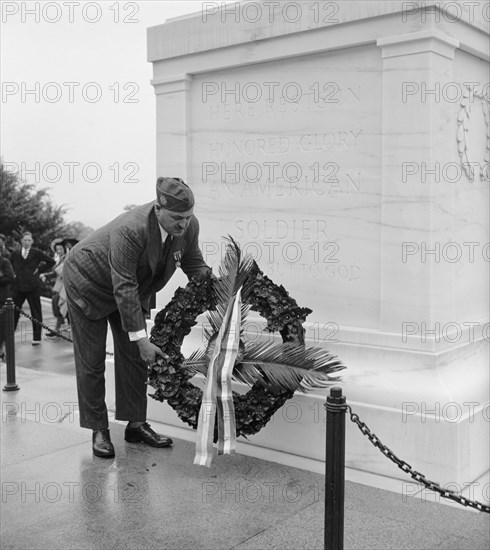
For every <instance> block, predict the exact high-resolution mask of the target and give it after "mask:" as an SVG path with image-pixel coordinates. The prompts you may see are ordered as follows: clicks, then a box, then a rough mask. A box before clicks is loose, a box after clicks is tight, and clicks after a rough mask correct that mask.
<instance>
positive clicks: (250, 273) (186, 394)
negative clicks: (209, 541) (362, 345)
mask: <svg viewBox="0 0 490 550" xmlns="http://www.w3.org/2000/svg"><path fill="white" fill-rule="evenodd" d="M234 244H235V246H236V249H237V254H238V255H239V253H240V251H239V247H238V246H237V245H236V243H234ZM216 284H217V282H216V278H214V277H213V276H212V275H211V274H208V275H206V276H203V277H201V278H193V279H191V281H190V282H189V283H188V284H187V286H186V287H185V288H179V289H177V291H176V292H175V294H174V296H173V298H172V300H171V301H170V302H169V303H168V304H167V306H166V307H165V308H164V309H163V310H161V311H160V312H159V313H158V314H157V315H156V317H155V324H154V327H153V328H152V330H151V337H150V340H151V342H153V343H154V344H156V345H157V346H159V347H160V348H161V349H162V351H163V352H164V353H166V354H167V355H168V359H166V360H164V361H163V360H159V361H158V362H157V363H155V364H153V365H152V367H151V369H150V372H149V379H148V384H149V385H150V386H152V387H153V388H155V390H156V391H155V393H154V394H151V397H153V398H154V399H156V400H159V401H167V402H168V404H169V405H170V406H171V407H172V408H173V409H174V410H175V411H176V413H177V415H178V416H179V418H180V419H181V420H182V421H183V422H186V423H187V424H189V425H190V426H192V428H194V429H197V425H198V419H199V411H200V407H201V401H202V395H203V392H202V390H201V389H200V388H197V387H196V386H194V385H193V384H192V383H191V382H190V379H191V378H192V377H193V376H194V375H195V374H196V373H197V372H203V374H206V371H205V370H204V371H203V370H202V368H201V369H199V368H198V369H196V368H195V365H196V364H201V365H202V358H203V356H206V355H208V356H209V353H210V346H211V345H212V342H213V340H214V339H215V337H216V334H217V330H218V327H217V326H215V327H214V333H213V332H210V333H208V334H207V336H208V347H207V349H206V350H205V351H204V352H200V353H199V352H197V353H194V354H193V355H192V356H191V357H190V358H189V359H188V360H186V359H185V358H184V356H183V355H182V353H181V346H182V342H183V340H184V338H185V337H186V336H187V335H188V334H189V333H190V332H191V329H192V327H193V326H194V325H196V324H197V320H196V319H197V317H198V316H199V315H200V314H202V313H204V312H205V311H213V310H215V309H216V301H217V298H216V291H215V285H216ZM245 285H246V286H248V289H249V291H248V292H247V300H246V302H247V305H248V307H249V308H250V309H252V310H253V311H256V312H257V313H259V314H260V315H261V316H262V317H264V318H265V319H266V320H267V327H266V330H268V331H269V332H275V331H279V333H280V334H281V336H282V340H283V344H286V346H285V347H286V348H290V351H289V352H287V353H286V354H285V352H284V348H283V346H279V347H280V348H282V349H281V350H280V351H279V352H278V351H277V347H278V346H277V345H276V346H275V348H274V349H275V351H272V347H271V346H270V345H267V344H265V345H258V346H250V345H249V346H246V345H244V344H243V342H242V341H240V352H239V357H238V359H237V362H236V365H235V370H234V373H233V376H234V378H235V379H238V380H240V381H244V382H246V383H248V384H249V385H250V386H251V389H250V390H249V391H248V392H247V393H246V394H239V393H237V392H233V403H234V408H235V423H236V435H237V437H238V436H240V435H243V436H245V437H246V436H247V435H253V434H255V433H257V432H259V431H260V430H261V429H262V428H263V427H264V426H265V425H266V424H267V422H268V421H269V420H270V419H271V417H272V416H273V415H274V414H275V412H276V411H277V410H278V409H279V408H280V407H282V405H284V403H285V402H286V401H287V400H288V399H290V398H291V397H293V395H294V392H295V390H296V389H301V388H300V385H303V382H304V380H307V384H306V386H304V387H306V388H307V389H311V388H313V387H325V385H326V384H325V380H326V375H325V373H327V372H328V373H331V372H333V371H336V370H340V369H343V368H345V367H344V366H343V365H342V364H341V362H340V361H339V360H337V359H336V358H335V357H334V356H332V355H330V354H328V353H327V352H324V351H323V350H311V352H310V353H305V351H304V344H305V339H304V334H305V330H304V327H303V323H304V322H305V320H306V317H307V315H309V314H310V313H311V311H312V310H311V309H308V308H302V307H299V306H298V304H297V303H296V301H295V300H294V299H293V298H291V297H290V296H289V294H288V292H287V291H286V289H285V288H284V287H283V286H278V285H275V284H274V283H273V282H272V281H271V280H270V279H269V278H268V277H267V276H265V275H264V274H263V273H262V271H261V270H260V268H259V267H258V265H257V264H256V262H255V261H252V262H250V264H249V268H248V270H247V274H246V281H245ZM298 350H300V351H298ZM271 352H272V355H271ZM285 355H287V357H286V356H285ZM244 359H248V361H244ZM318 359H321V361H320V364H318ZM200 360H201V361H200ZM281 360H286V362H287V361H288V360H289V363H291V362H292V363H293V366H292V367H291V369H293V370H292V371H291V372H289V371H288V373H287V375H286V376H285V375H284V369H285V367H284V366H283V365H280V367H282V368H281V369H280V370H281V371H282V373H281V374H280V375H277V374H275V373H274V369H272V370H270V368H271V365H272V366H273V367H277V365H274V363H278V362H281ZM295 360H296V362H298V363H301V364H302V365H301V366H297V367H294V362H295ZM315 361H316V362H315ZM247 362H248V363H249V364H250V365H252V364H253V365H254V367H255V373H257V372H258V373H259V374H260V376H259V377H258V378H257V377H255V378H254V377H250V376H249V375H247V374H246V373H247V369H246V365H245V363H247ZM261 364H262V365H267V366H268V367H269V369H267V368H266V369H264V368H261ZM308 369H311V370H308ZM313 370H314V371H315V372H314V374H313V375H311V372H312V371H313ZM332 380H336V378H333V379H332V378H329V382H331V381H332ZM302 381H303V382H302ZM303 391H304V390H303ZM217 431H218V430H217V425H216V426H215V434H214V440H215V442H216V441H217Z"/></svg>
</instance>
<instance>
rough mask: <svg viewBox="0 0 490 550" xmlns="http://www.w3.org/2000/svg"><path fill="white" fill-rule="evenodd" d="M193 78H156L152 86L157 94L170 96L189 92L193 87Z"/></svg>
mask: <svg viewBox="0 0 490 550" xmlns="http://www.w3.org/2000/svg"><path fill="white" fill-rule="evenodd" d="M191 82H192V77H190V76H189V75H188V74H181V75H176V76H173V77H169V78H154V79H152V80H150V84H151V85H152V86H153V87H154V88H155V94H157V95H160V94H170V93H175V92H188V91H189V90H190V87H191Z"/></svg>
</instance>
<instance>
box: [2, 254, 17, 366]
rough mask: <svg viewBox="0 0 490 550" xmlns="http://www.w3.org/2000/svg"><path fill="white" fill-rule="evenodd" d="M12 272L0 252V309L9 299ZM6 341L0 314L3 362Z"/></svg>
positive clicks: (3, 317)
mask: <svg viewBox="0 0 490 550" xmlns="http://www.w3.org/2000/svg"><path fill="white" fill-rule="evenodd" d="M14 278H15V275H14V270H13V269H12V264H11V263H10V261H9V260H8V259H7V258H6V257H5V256H4V255H3V253H2V251H1V250H0V309H1V308H2V307H3V305H4V303H5V300H6V299H7V298H11V297H12V294H11V292H10V288H11V286H12V283H13V282H14ZM6 339H7V315H6V314H5V313H1V314H0V359H1V360H2V361H4V360H5V348H4V345H5V340H6Z"/></svg>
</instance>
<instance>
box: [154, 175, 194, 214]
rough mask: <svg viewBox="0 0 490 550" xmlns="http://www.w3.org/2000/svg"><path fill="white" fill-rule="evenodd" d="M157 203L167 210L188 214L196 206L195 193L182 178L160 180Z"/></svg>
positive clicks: (158, 182) (158, 181)
mask: <svg viewBox="0 0 490 550" xmlns="http://www.w3.org/2000/svg"><path fill="white" fill-rule="evenodd" d="M157 202H158V204H159V205H160V206H162V207H163V208H165V209H166V210H171V211H172V212H187V210H190V209H191V208H192V207H193V206H194V193H193V192H192V191H191V188H190V187H189V186H188V185H186V184H185V183H184V180H182V179H180V178H158V179H157Z"/></svg>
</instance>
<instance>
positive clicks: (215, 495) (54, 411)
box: [0, 304, 490, 550]
mask: <svg viewBox="0 0 490 550" xmlns="http://www.w3.org/2000/svg"><path fill="white" fill-rule="evenodd" d="M44 306H45V311H46V320H47V322H48V324H49V322H50V317H49V307H48V305H47V304H44ZM27 328H28V327H27ZM24 329H25V330H24V331H22V329H21V327H19V330H18V332H17V335H16V339H17V345H16V363H17V383H18V384H19V388H20V389H19V390H18V391H16V392H2V394H1V397H2V423H1V445H2V447H1V482H2V514H1V518H2V522H1V541H0V542H1V548H2V549H5V550H7V549H22V550H27V549H41V548H43V549H44V548H45V549H50V550H51V549H53V550H55V549H56V550H57V549H60V550H61V549H65V548H67V549H91V548H93V549H120V548H125V549H128V550H129V549H194V548H196V549H232V548H233V549H237V550H242V549H243V550H245V549H247V550H252V549H253V550H258V549H276V548H277V549H289V548H291V549H293V548H295V549H296V548H304V549H321V548H323V528H324V476H323V475H320V474H317V473H313V472H309V471H306V470H301V469H298V468H291V467H287V466H283V465H281V464H277V463H274V462H269V461H267V460H261V459H258V458H254V457H250V456H243V455H226V456H221V457H215V459H214V461H213V464H212V466H211V468H209V469H208V468H205V467H198V466H194V465H193V464H192V463H193V457H194V445H193V444H192V443H191V442H188V441H183V440H179V439H175V438H174V445H173V447H172V448H167V449H153V448H150V447H147V446H145V445H143V444H130V443H126V442H125V441H124V424H122V423H119V422H111V426H110V427H111V435H112V440H113V443H114V445H115V449H116V458H115V459H110V460H107V459H101V458H96V457H93V455H92V452H91V444H90V432H89V431H88V430H84V429H81V428H80V427H79V425H78V416H77V407H76V403H77V399H76V388H75V378H74V373H75V370H74V365H73V354H72V350H71V344H70V343H68V342H64V341H56V340H55V341H48V340H46V339H45V340H43V343H42V345H41V346H36V347H33V346H31V341H30V336H29V334H28V333H27V331H26V327H24ZM5 381H6V377H5V365H4V364H3V368H2V376H1V384H2V387H3V386H4V384H5ZM153 428H155V429H156V430H157V431H160V432H163V433H165V426H161V425H157V424H153ZM408 481H409V479H408ZM489 519H490V515H488V514H482V513H477V512H472V511H469V510H467V509H465V508H462V507H449V506H445V505H442V504H440V503H437V502H427V501H425V500H422V499H420V498H413V497H406V496H405V497H404V496H403V495H401V494H397V493H395V492H391V491H386V490H382V489H378V488H375V487H369V486H366V485H361V484H359V483H352V482H349V481H347V482H346V494H345V537H344V541H345V543H344V548H345V549H346V550H354V549H355V550H367V549H376V550H382V549H390V550H391V549H397V550H398V549H417V550H422V549H424V550H425V549H436V548H437V549H446V550H477V549H486V548H488V547H490V537H489V531H490V529H489V528H490V523H489Z"/></svg>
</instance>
